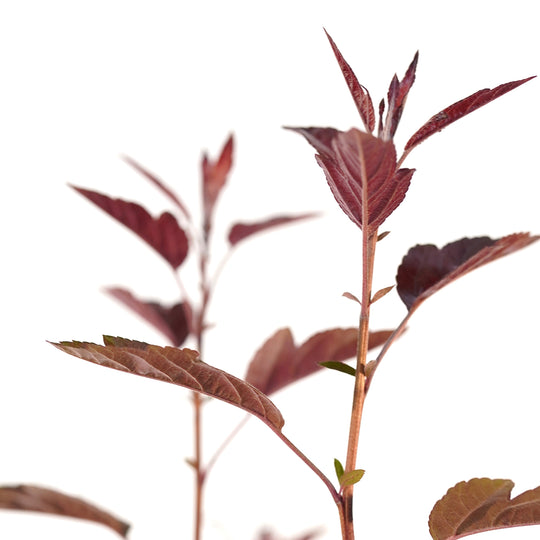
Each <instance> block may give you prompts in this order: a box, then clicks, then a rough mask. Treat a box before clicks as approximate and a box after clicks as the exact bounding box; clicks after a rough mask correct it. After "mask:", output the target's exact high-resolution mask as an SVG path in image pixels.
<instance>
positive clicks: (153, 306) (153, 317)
mask: <svg viewBox="0 0 540 540" xmlns="http://www.w3.org/2000/svg"><path fill="white" fill-rule="evenodd" d="M105 291H106V292H107V293H108V294H109V295H110V296H112V297H113V298H115V299H116V300H118V301H120V302H121V303H122V304H124V305H125V306H126V307H128V308H129V309H131V310H132V311H133V312H134V313H136V314H137V315H139V316H140V317H142V318H143V319H144V320H145V321H146V322H148V323H149V324H151V325H152V326H153V327H154V328H155V329H156V330H158V331H159V332H161V333H162V334H163V335H164V336H165V337H166V338H167V339H168V340H169V341H170V342H171V345H174V346H175V347H179V346H180V345H182V343H184V341H185V340H186V338H187V337H188V335H189V324H188V320H187V317H186V308H185V305H184V304H182V303H180V304H174V305H172V306H170V307H166V306H163V305H161V304H160V303H159V302H148V301H144V300H139V299H138V298H136V297H135V296H134V295H133V294H131V292H129V291H128V290H127V289H123V288H121V287H109V288H107V289H105Z"/></svg>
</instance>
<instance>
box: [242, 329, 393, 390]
mask: <svg viewBox="0 0 540 540" xmlns="http://www.w3.org/2000/svg"><path fill="white" fill-rule="evenodd" d="M391 334H392V331H390V330H381V331H379V332H370V334H369V342H368V348H369V349H372V348H375V347H378V346H380V345H382V344H384V343H385V342H386V340H387V339H388V337H389V336H390V335H391ZM357 339H358V329H357V328H346V329H343V328H335V329H332V330H326V331H324V332H319V333H317V334H314V335H313V336H311V337H310V338H309V339H308V340H307V341H305V342H304V343H303V344H302V345H301V346H300V347H297V346H296V345H295V343H294V340H293V336H292V333H291V331H290V329H288V328H283V329H281V330H278V331H277V332H276V333H275V334H274V335H273V336H271V337H270V338H268V339H267V340H266V342H265V343H264V344H263V345H262V347H261V348H260V349H259V350H258V351H257V352H256V353H255V356H254V357H253V359H252V360H251V362H250V364H249V367H248V371H247V374H246V381H248V382H249V383H250V384H252V385H253V386H256V387H257V388H259V390H261V391H262V392H264V393H265V394H267V395H270V394H272V392H277V391H278V390H280V389H282V388H283V387H285V386H287V385H289V384H291V383H293V382H295V381H298V380H300V379H302V378H304V377H307V376H308V375H311V374H312V373H315V372H316V371H318V370H320V369H321V365H320V363H321V362H344V361H345V360H348V359H350V358H353V357H354V356H356V348H357Z"/></svg>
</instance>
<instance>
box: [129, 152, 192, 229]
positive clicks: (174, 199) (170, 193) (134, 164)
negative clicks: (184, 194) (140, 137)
mask: <svg viewBox="0 0 540 540" xmlns="http://www.w3.org/2000/svg"><path fill="white" fill-rule="evenodd" d="M124 161H125V162H126V163H128V164H129V165H131V166H132V167H133V168H134V169H135V170H136V171H138V172H139V173H141V174H142V175H143V176H144V177H146V178H147V179H148V180H150V182H152V183H153V184H154V185H155V186H156V187H157V188H158V189H160V190H161V191H162V192H163V193H164V194H165V195H166V196H167V197H169V199H170V200H171V201H172V202H173V203H174V204H175V205H176V206H177V207H178V209H179V210H180V211H181V212H182V214H184V216H185V217H186V218H187V219H188V220H189V219H190V215H189V212H188V209H187V207H186V205H185V204H184V203H183V202H182V201H181V200H180V198H179V197H178V196H177V195H176V194H175V193H174V192H173V191H172V190H171V189H170V188H168V187H167V186H166V185H165V184H164V183H163V180H161V179H160V178H158V177H157V176H156V175H155V174H153V173H151V172H150V171H149V170H148V169H145V168H144V167H143V166H142V165H140V164H139V163H137V162H136V161H135V160H134V159H132V158H130V157H129V156H124Z"/></svg>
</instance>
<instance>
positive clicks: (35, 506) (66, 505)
mask: <svg viewBox="0 0 540 540" xmlns="http://www.w3.org/2000/svg"><path fill="white" fill-rule="evenodd" d="M0 508H2V509H4V510H23V511H27V512H41V513H44V514H51V515H56V516H65V517H71V518H76V519H83V520H87V521H92V522H95V523H100V524H101V525H105V526H106V527H108V528H109V529H112V530H113V531H115V532H116V533H118V534H119V535H120V536H122V537H124V538H126V537H127V532H128V529H129V525H128V524H127V523H125V522H123V521H121V520H120V519H118V518H116V517H114V516H112V515H111V514H109V513H108V512H105V511H104V510H101V509H100V508H97V507H96V506H94V505H93V504H90V503H88V502H86V501H84V500H82V499H79V498H78V497H72V496H70V495H66V494H65V493H61V492H59V491H55V490H52V489H46V488H42V487H38V486H32V485H18V486H1V487H0Z"/></svg>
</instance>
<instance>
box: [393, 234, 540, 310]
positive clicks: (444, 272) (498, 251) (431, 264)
mask: <svg viewBox="0 0 540 540" xmlns="http://www.w3.org/2000/svg"><path fill="white" fill-rule="evenodd" d="M539 238H540V236H531V235H530V234H529V233H517V234H511V235H509V236H505V237H503V238H500V239H498V240H493V239H491V238H489V237H487V236H482V237H478V238H462V239H461V240H457V241H456V242H452V243H450V244H447V245H446V246H444V247H443V248H441V249H439V248H438V247H436V246H434V245H432V244H426V245H417V246H415V247H413V248H411V249H410V250H409V252H408V253H407V255H405V257H404V258H403V261H402V263H401V265H400V267H399V268H398V272H397V276H396V281H397V292H398V294H399V296H400V298H401V299H402V300H403V302H404V304H405V305H406V306H407V309H408V310H409V311H411V310H413V309H416V308H417V307H418V306H419V305H420V304H421V303H422V302H423V301H424V300H426V298H428V297H430V296H431V295H432V294H434V293H435V292H437V291H438V290H439V289H442V288H443V287H444V286H446V285H448V284H449V283H451V282H452V281H454V280H456V279H458V278H460V277H462V276H464V275H465V274H467V273H468V272H471V271H472V270H475V269H476V268H479V267H481V266H483V265H484V264H487V263H490V262H492V261H495V260H496V259H499V258H500V257H504V256H505V255H509V254H510V253H514V252H515V251H518V250H520V249H522V248H524V247H526V246H528V245H530V244H532V243H533V242H536V241H537V240H538V239H539Z"/></svg>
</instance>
